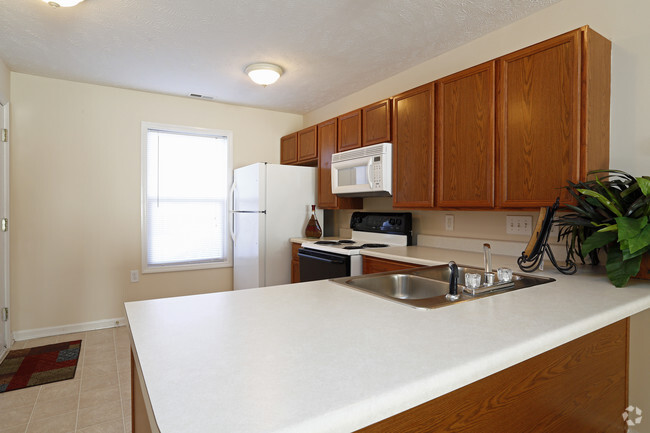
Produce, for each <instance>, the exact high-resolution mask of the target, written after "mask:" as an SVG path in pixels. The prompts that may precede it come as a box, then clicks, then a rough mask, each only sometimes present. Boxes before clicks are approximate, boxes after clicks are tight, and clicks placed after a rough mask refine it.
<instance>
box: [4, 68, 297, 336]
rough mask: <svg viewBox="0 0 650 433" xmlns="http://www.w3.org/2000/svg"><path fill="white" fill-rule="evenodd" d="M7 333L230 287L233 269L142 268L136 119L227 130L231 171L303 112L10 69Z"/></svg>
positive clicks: (255, 157) (274, 156) (265, 152)
mask: <svg viewBox="0 0 650 433" xmlns="http://www.w3.org/2000/svg"><path fill="white" fill-rule="evenodd" d="M11 80H12V82H11V127H12V152H11V199H12V203H11V204H12V206H11V221H12V236H11V300H12V313H13V314H12V319H13V320H12V328H13V331H21V330H31V329H36V328H41V327H52V326H62V325H66V324H76V323H84V322H89V321H96V320H102V319H110V318H115V317H122V316H123V315H124V312H123V305H122V303H123V302H124V301H128V300H139V299H146V298H156V297H163V296H177V295H184V294H194V293H203V292H212V291H221V290H231V289H232V269H231V268H222V269H216V270H203V271H189V272H167V273H158V274H146V275H141V276H140V282H139V283H131V282H130V280H129V270H131V269H140V145H141V144H140V125H141V121H151V122H159V123H169V124H175V125H185V126H196V127H202V128H215V129H225V130H231V131H233V148H234V151H233V153H234V157H233V164H234V166H235V167H239V166H242V165H246V164H249V163H253V162H258V161H269V162H279V155H280V149H279V142H280V137H281V136H282V135H284V134H287V133H288V132H291V131H294V130H296V129H299V128H300V126H301V124H302V117H301V116H298V115H293V114H287V113H279V112H273V111H268V110H260V109H253V108H246V107H239V106H231V105H225V104H219V103H215V102H209V101H201V100H193V99H189V98H180V97H171V96H164V95H157V94H151V93H144V92H137V91H131V90H123V89H116V88H111V87H103V86H95V85H88V84H81V83H75V82H69V81H61V80H54V79H47V78H41V77H35V76H30V75H24V74H17V73H12V75H11Z"/></svg>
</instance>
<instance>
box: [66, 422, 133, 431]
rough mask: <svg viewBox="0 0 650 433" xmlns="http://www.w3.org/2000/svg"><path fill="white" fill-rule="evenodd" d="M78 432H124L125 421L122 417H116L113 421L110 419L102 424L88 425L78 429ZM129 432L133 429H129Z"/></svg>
mask: <svg viewBox="0 0 650 433" xmlns="http://www.w3.org/2000/svg"><path fill="white" fill-rule="evenodd" d="M77 432H78V433H123V432H124V421H122V420H121V419H116V420H113V421H108V422H105V423H101V424H96V425H94V426H90V427H86V428H84V429H81V430H77ZM128 432H129V433H130V432H131V430H129V431H128Z"/></svg>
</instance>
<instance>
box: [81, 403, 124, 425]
mask: <svg viewBox="0 0 650 433" xmlns="http://www.w3.org/2000/svg"><path fill="white" fill-rule="evenodd" d="M117 419H119V420H122V406H121V403H120V402H119V401H115V402H112V403H107V404H101V405H99V406H92V407H86V408H83V409H79V416H78V419H77V429H79V430H81V429H84V428H86V427H90V426H94V425H97V424H102V423H104V422H107V421H112V420H117Z"/></svg>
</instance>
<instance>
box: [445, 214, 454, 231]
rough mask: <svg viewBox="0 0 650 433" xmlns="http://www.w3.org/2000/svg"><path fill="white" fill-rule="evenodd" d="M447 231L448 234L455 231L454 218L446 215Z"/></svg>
mask: <svg viewBox="0 0 650 433" xmlns="http://www.w3.org/2000/svg"><path fill="white" fill-rule="evenodd" d="M445 230H446V231H448V232H453V231H454V216H453V215H445Z"/></svg>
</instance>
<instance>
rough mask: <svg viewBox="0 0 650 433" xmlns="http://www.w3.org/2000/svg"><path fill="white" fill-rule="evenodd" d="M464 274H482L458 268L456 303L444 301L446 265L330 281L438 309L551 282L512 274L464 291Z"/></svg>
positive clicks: (447, 273)
mask: <svg viewBox="0 0 650 433" xmlns="http://www.w3.org/2000/svg"><path fill="white" fill-rule="evenodd" d="M466 272H471V273H478V274H483V269H480V268H472V267H466V266H459V267H458V283H459V284H458V291H459V292H460V291H462V292H463V293H462V295H461V297H460V299H458V300H456V301H449V300H447V299H446V297H445V295H446V294H447V293H448V292H449V273H450V271H449V266H447V265H440V266H427V267H422V268H413V269H405V270H402V271H392V272H383V273H380V274H370V275H360V276H358V277H343V278H335V279H333V280H331V281H333V282H335V283H339V284H343V285H345V286H347V287H351V288H353V289H357V290H360V291H362V292H366V293H369V294H372V295H375V296H379V297H381V298H384V299H388V300H391V301H395V302H398V303H400V304H405V305H408V306H411V307H414V308H439V307H444V306H446V305H451V304H454V303H458V302H464V301H469V300H472V299H477V298H484V297H487V296H492V295H496V294H498V293H503V292H508V291H513V290H518V289H523V288H526V287H532V286H536V285H539V284H544V283H549V282H551V281H555V280H554V279H553V278H546V277H533V276H529V275H521V274H513V275H512V282H511V283H508V284H495V285H493V286H485V285H483V286H481V287H480V288H479V289H473V290H468V289H466V287H465V286H464V285H463V284H462V283H463V282H464V281H465V273H466Z"/></svg>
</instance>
